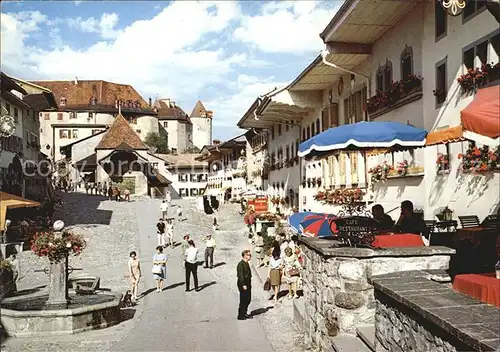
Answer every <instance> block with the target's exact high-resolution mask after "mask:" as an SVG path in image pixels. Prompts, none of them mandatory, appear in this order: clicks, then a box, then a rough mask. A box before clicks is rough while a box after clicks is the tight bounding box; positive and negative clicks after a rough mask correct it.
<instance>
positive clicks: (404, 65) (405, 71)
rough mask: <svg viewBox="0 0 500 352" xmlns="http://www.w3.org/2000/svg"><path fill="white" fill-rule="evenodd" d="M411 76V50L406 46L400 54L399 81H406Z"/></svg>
mask: <svg viewBox="0 0 500 352" xmlns="http://www.w3.org/2000/svg"><path fill="white" fill-rule="evenodd" d="M412 74H413V49H412V47H411V46H406V47H405V48H404V50H403V51H402V52H401V79H406V78H407V77H409V76H411V75H412Z"/></svg>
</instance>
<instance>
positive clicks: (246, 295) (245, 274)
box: [236, 249, 253, 320]
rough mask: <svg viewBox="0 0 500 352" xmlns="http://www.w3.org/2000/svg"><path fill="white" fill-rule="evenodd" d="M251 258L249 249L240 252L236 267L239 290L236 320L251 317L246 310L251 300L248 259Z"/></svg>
mask: <svg viewBox="0 0 500 352" xmlns="http://www.w3.org/2000/svg"><path fill="white" fill-rule="evenodd" d="M251 258H252V254H251V252H250V250H249V249H245V250H244V251H243V252H241V261H240V262H239V263H238V266H237V267H236V271H237V273H238V291H240V305H239V307H238V320H246V319H252V318H253V317H252V316H251V315H248V313H247V310H248V306H249V305H250V301H251V300H252V271H251V270H250V265H249V264H248V261H249V260H250V259H251Z"/></svg>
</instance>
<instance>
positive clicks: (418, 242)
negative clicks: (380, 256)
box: [372, 233, 424, 248]
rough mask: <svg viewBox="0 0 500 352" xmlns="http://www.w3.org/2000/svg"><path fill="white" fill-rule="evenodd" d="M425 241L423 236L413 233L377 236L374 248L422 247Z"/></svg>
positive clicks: (373, 244)
mask: <svg viewBox="0 0 500 352" xmlns="http://www.w3.org/2000/svg"><path fill="white" fill-rule="evenodd" d="M423 245H424V241H423V240H422V236H420V235H415V234H413V233H398V234H394V235H378V236H375V241H373V243H372V246H373V247H379V248H391V247H422V246H423Z"/></svg>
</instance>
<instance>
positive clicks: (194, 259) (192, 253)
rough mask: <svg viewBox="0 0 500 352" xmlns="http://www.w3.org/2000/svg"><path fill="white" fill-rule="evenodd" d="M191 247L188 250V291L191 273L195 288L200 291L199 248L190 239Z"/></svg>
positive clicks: (187, 289) (188, 289)
mask: <svg viewBox="0 0 500 352" xmlns="http://www.w3.org/2000/svg"><path fill="white" fill-rule="evenodd" d="M188 244H189V248H188V249H187V250H186V264H185V266H186V292H189V291H191V290H190V288H189V287H190V281H191V274H193V280H194V289H195V291H198V248H196V246H195V245H194V241H193V240H188Z"/></svg>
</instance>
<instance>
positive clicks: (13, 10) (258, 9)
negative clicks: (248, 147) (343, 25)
mask: <svg viewBox="0 0 500 352" xmlns="http://www.w3.org/2000/svg"><path fill="white" fill-rule="evenodd" d="M340 5H341V2H340V1H324V2H323V1H278V2H266V1H242V2H231V1H43V0H42V1H17V0H8V1H2V2H1V3H0V9H1V21H0V23H1V38H0V39H1V42H0V43H1V68H2V71H4V72H5V73H7V74H8V75H11V76H14V77H17V78H21V79H25V80H74V79H75V77H78V79H81V80H85V79H96V80H99V79H102V80H107V81H111V82H116V83H122V84H131V85H132V86H133V87H134V88H135V89H136V90H137V91H138V92H139V93H140V94H141V95H142V96H143V98H144V99H145V100H146V101H147V100H148V98H149V97H151V98H152V99H153V100H154V99H155V98H156V97H159V98H170V99H171V100H173V101H175V102H176V104H177V105H179V106H180V107H182V108H183V109H184V111H186V112H187V113H190V112H191V110H192V109H193V107H194V105H195V103H196V101H197V100H201V101H202V102H203V104H204V105H205V108H206V109H208V110H212V111H213V112H214V120H213V137H214V139H215V138H216V139H222V140H226V139H229V138H231V137H233V136H235V135H237V134H238V133H240V130H239V129H238V128H237V126H236V123H237V122H238V120H239V119H240V118H241V117H242V116H243V114H244V113H245V112H246V111H247V110H248V108H249V107H250V105H251V104H252V103H253V101H254V100H255V99H256V98H257V96H259V95H262V94H264V93H267V92H268V91H270V90H272V89H273V88H275V87H279V86H282V85H284V84H287V83H289V82H291V81H292V80H293V79H294V78H296V77H297V75H298V74H299V73H300V72H302V71H303V70H304V69H305V67H307V65H308V64H309V63H310V62H311V61H312V60H314V58H315V57H316V56H317V55H318V54H319V52H320V51H321V49H322V48H323V42H322V40H321V39H320V38H319V33H320V32H321V31H322V30H323V29H324V28H325V27H326V26H327V24H328V23H329V22H330V20H331V18H332V17H333V16H334V15H335V12H336V10H337V9H338V7H339V6H340Z"/></svg>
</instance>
